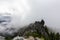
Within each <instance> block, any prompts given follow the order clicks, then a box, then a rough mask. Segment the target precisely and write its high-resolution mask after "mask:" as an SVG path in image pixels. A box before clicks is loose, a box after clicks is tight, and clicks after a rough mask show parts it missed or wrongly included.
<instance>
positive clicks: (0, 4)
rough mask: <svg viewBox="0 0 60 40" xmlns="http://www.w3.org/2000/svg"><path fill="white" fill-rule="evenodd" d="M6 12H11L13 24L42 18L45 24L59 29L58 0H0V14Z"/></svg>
mask: <svg viewBox="0 0 60 40" xmlns="http://www.w3.org/2000/svg"><path fill="white" fill-rule="evenodd" d="M6 13H11V16H12V24H13V25H15V26H20V25H23V24H24V25H26V24H29V23H31V22H34V21H40V20H41V19H44V20H45V22H46V25H47V26H49V27H51V28H52V29H54V30H57V29H58V30H57V31H59V30H60V0H0V14H6Z"/></svg>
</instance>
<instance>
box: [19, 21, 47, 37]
mask: <svg viewBox="0 0 60 40" xmlns="http://www.w3.org/2000/svg"><path fill="white" fill-rule="evenodd" d="M44 23H45V22H44V21H41V22H40V21H36V22H35V23H32V24H30V25H28V26H27V27H24V28H21V29H20V30H19V35H20V36H24V35H25V33H26V32H38V33H39V34H42V35H43V36H44V37H46V38H47V37H48V32H47V31H46V27H45V26H44Z"/></svg>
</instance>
